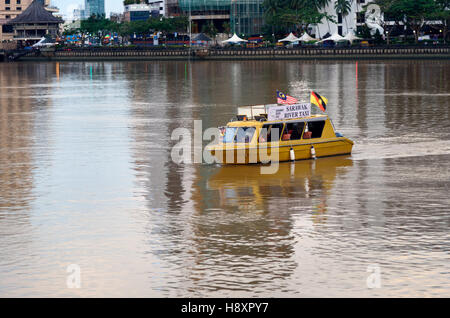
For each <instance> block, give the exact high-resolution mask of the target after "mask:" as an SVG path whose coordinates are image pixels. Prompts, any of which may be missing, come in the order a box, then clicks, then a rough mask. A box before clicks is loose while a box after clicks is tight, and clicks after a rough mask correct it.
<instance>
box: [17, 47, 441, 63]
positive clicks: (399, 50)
mask: <svg viewBox="0 0 450 318" xmlns="http://www.w3.org/2000/svg"><path fill="white" fill-rule="evenodd" d="M368 58H389V59H392V58H450V46H381V47H339V48H316V47H299V48H253V49H250V48H215V47H212V48H208V49H189V48H167V49H164V48H71V49H56V50H54V49H53V50H45V51H44V50H36V51H32V52H30V53H28V54H27V55H25V56H23V57H21V60H55V61H62V60H177V59H178V60H187V59H195V60H202V59H203V60H250V59H368Z"/></svg>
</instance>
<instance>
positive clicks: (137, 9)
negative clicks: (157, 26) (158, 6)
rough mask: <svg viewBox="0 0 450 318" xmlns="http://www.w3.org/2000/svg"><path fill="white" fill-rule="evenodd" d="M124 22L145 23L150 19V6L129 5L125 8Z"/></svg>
mask: <svg viewBox="0 0 450 318" xmlns="http://www.w3.org/2000/svg"><path fill="white" fill-rule="evenodd" d="M123 18H124V21H127V22H130V21H145V20H147V19H148V18H150V6H149V5H148V4H142V3H141V4H129V5H126V6H125V10H124V13H123Z"/></svg>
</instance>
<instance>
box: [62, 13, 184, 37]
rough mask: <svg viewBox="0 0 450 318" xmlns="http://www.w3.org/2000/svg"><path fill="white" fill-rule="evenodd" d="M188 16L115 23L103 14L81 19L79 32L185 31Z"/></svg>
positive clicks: (122, 33)
mask: <svg viewBox="0 0 450 318" xmlns="http://www.w3.org/2000/svg"><path fill="white" fill-rule="evenodd" d="M187 25H188V18H187V17H186V16H181V17H175V18H150V19H148V20H147V21H131V22H122V23H117V22H113V21H111V20H109V19H106V18H105V17H104V16H100V17H98V16H91V17H90V18H89V19H87V20H83V21H81V25H80V29H79V31H80V32H86V33H92V34H97V33H98V32H100V31H102V32H103V33H105V32H117V33H119V34H120V35H122V36H129V35H133V34H134V33H136V34H144V33H149V32H154V31H161V32H166V33H171V32H183V31H186V29H187ZM73 31H74V30H69V31H67V34H71V33H73Z"/></svg>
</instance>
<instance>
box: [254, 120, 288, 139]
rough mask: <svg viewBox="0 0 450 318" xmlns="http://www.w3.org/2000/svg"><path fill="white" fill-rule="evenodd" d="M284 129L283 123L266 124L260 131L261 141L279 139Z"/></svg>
mask: <svg viewBox="0 0 450 318" xmlns="http://www.w3.org/2000/svg"><path fill="white" fill-rule="evenodd" d="M282 130H283V124H282V123H279V124H267V125H264V126H263V127H262V128H261V132H260V133H259V142H268V141H269V142H271V141H279V140H280V135H281V131H282Z"/></svg>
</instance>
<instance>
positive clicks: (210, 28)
mask: <svg viewBox="0 0 450 318" xmlns="http://www.w3.org/2000/svg"><path fill="white" fill-rule="evenodd" d="M217 32H218V31H217V28H216V26H215V25H214V22H212V21H208V22H207V23H206V24H204V25H203V27H202V33H206V34H207V35H209V36H210V37H212V38H213V39H215V38H216V35H217Z"/></svg>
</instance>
